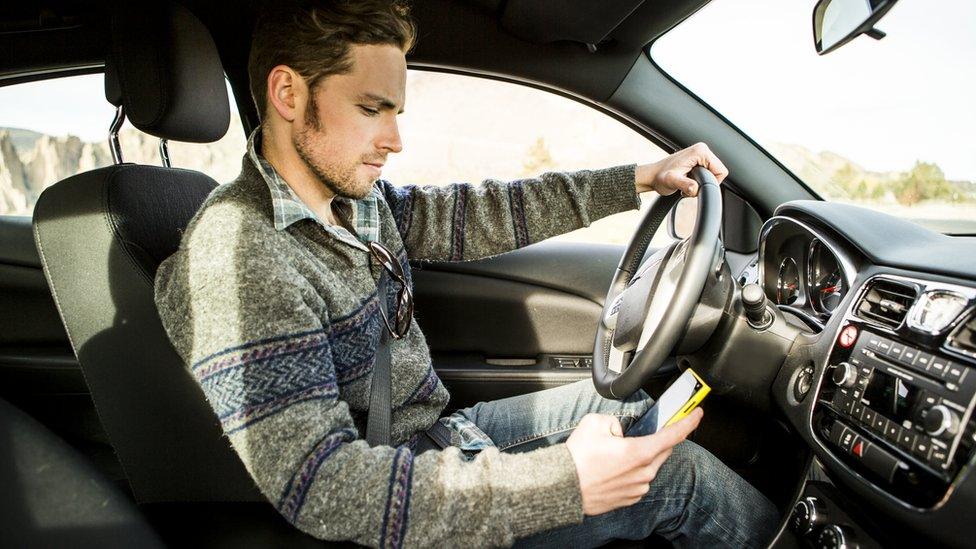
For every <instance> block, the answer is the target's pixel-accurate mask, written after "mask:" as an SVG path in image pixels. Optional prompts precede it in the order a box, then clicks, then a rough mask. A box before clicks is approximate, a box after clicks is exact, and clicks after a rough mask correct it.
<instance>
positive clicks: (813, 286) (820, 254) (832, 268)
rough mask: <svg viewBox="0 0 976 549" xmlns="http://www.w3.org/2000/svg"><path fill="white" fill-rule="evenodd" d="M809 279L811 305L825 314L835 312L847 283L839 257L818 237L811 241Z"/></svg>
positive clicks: (808, 267)
mask: <svg viewBox="0 0 976 549" xmlns="http://www.w3.org/2000/svg"><path fill="white" fill-rule="evenodd" d="M807 280H809V281H810V305H811V306H812V307H813V309H814V310H815V311H817V312H818V313H821V314H825V315H829V314H831V313H833V312H834V310H835V309H836V308H837V306H838V305H840V302H841V301H842V300H843V299H844V294H845V293H846V292H847V284H846V283H845V282H844V277H843V276H842V275H841V270H840V264H839V263H837V257H836V256H834V254H833V252H831V251H830V250H829V249H827V246H826V245H824V243H823V242H821V241H820V240H818V239H814V240H813V242H811V243H810V253H809V255H808V257H807Z"/></svg>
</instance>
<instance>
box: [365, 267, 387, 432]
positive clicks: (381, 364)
mask: <svg viewBox="0 0 976 549" xmlns="http://www.w3.org/2000/svg"><path fill="white" fill-rule="evenodd" d="M388 278H389V276H388V275H387V273H386V272H381V273H380V279H379V282H377V283H376V297H377V299H378V300H379V302H380V314H382V315H384V316H386V286H387V280H388ZM391 343H392V341H391V339H390V331H389V330H387V329H386V325H385V324H384V323H383V319H380V344H379V347H377V348H376V362H375V363H374V365H373V380H372V382H371V383H370V386H369V415H368V416H367V419H366V442H368V443H369V445H370V446H389V445H390V422H391V420H390V416H391V414H392V412H391V408H392V405H393V403H392V402H391V396H390V383H391V381H390V377H391V374H390V368H391V366H390V362H391V361H392V354H391V352H390V344H391Z"/></svg>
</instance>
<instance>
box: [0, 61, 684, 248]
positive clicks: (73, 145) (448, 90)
mask: <svg viewBox="0 0 976 549" xmlns="http://www.w3.org/2000/svg"><path fill="white" fill-rule="evenodd" d="M113 115H114V108H113V107H112V106H111V105H109V104H108V103H107V102H106V101H105V100H104V95H103V91H102V76H101V75H89V76H79V77H70V78H62V79H56V80H47V81H40V82H34V83H30V84H20V85H15V86H9V87H6V88H0V215H3V214H6V215H30V213H31V211H32V210H33V204H34V202H35V201H36V200H37V197H38V196H39V195H40V192H41V191H42V190H43V189H44V188H46V187H47V186H49V185H51V184H53V183H56V182H57V181H59V180H61V179H64V178H65V177H68V176H70V175H73V174H75V173H78V172H81V171H85V170H90V169H93V168H96V167H100V166H106V165H108V164H110V163H111V161H112V159H111V155H110V153H109V149H108V140H107V136H108V127H109V124H110V122H111V120H112V117H113ZM232 118H233V119H232V120H231V129H230V131H229V132H228V135H227V136H225V137H224V138H223V139H222V140H220V141H219V142H217V143H213V144H189V143H170V156H171V159H172V163H173V165H174V166H178V167H183V168H190V169H194V170H199V171H202V172H204V173H206V174H208V175H210V176H211V177H213V178H214V179H215V180H217V181H218V182H220V183H226V182H228V181H230V180H232V179H233V178H234V177H235V176H236V175H237V174H238V172H239V171H240V165H241V155H242V153H243V151H244V146H245V136H244V134H243V130H242V129H241V122H240V119H239V118H238V117H237V114H236V110H234V113H233V117H232ZM398 120H399V126H400V132H401V135H402V138H403V142H404V151H403V152H402V153H400V154H396V155H391V156H390V160H389V163H388V164H387V166H386V167H385V168H384V173H383V177H384V178H385V179H388V180H390V181H391V182H393V183H394V184H398V185H406V184H421V185H447V184H450V183H453V182H459V181H467V182H475V183H477V182H480V181H481V180H483V179H485V178H488V177H491V178H496V179H502V180H512V179H519V178H523V177H530V176H536V175H539V174H541V173H543V172H546V171H570V170H580V169H592V168H603V167H609V166H614V165H619V164H628V163H636V162H651V161H654V160H657V159H659V158H662V157H663V156H665V153H664V151H662V150H661V149H659V148H658V147H656V146H654V145H653V144H652V143H650V142H649V141H647V140H646V139H644V138H643V137H641V136H640V135H639V134H637V133H636V132H634V131H633V130H631V129H630V128H628V127H627V126H625V125H624V124H622V123H620V122H618V121H616V120H613V119H612V118H610V117H608V116H606V115H605V114H603V113H600V112H598V111H596V110H594V109H592V108H590V107H587V106H585V105H582V104H580V103H578V102H576V101H573V100H571V99H567V98H565V97H561V96H558V95H555V94H552V93H548V92H544V91H541V90H536V89H533V88H528V87H525V86H520V85H516V84H510V83H506V82H499V81H494V80H489V79H483V78H475V77H468V76H460V75H455V74H444V73H435V72H423V71H415V70H411V71H410V72H409V74H408V80H407V104H406V109H405V112H404V113H403V114H402V115H401V116H400V117H399V119H398ZM121 142H122V152H123V156H124V159H125V160H126V161H127V162H137V163H144V164H154V165H159V155H158V152H157V149H158V144H159V141H158V139H156V138H154V137H151V136H148V135H145V134H143V133H141V132H139V131H138V130H135V129H134V128H132V127H131V126H129V125H126V126H125V127H124V128H123V130H122V132H121ZM639 216H640V213H639V212H637V211H631V212H624V213H621V214H617V215H614V216H610V217H608V218H605V219H602V220H599V221H596V222H595V223H593V225H591V227H589V228H586V229H581V230H579V231H574V232H572V233H569V234H567V235H562V236H559V237H556V238H557V239H560V240H563V241H575V242H592V243H607V244H622V243H626V242H627V241H628V240H629V238H630V237H631V235H632V234H633V231H634V229H635V227H636V224H637V222H638V221H639ZM659 238H664V237H663V236H662V237H659Z"/></svg>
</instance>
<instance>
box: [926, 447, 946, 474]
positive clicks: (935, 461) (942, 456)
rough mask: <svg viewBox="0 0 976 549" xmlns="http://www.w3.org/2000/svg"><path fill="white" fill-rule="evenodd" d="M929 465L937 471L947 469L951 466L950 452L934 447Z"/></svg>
mask: <svg viewBox="0 0 976 549" xmlns="http://www.w3.org/2000/svg"><path fill="white" fill-rule="evenodd" d="M929 464H930V465H932V466H933V467H935V468H936V469H945V468H946V467H947V466H948V465H949V450H948V449H946V448H939V447H938V446H932V453H930V454H929Z"/></svg>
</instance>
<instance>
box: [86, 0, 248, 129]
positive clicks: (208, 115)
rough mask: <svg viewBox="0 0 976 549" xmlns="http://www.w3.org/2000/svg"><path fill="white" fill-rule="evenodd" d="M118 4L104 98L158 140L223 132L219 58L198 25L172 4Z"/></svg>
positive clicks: (226, 114) (225, 117)
mask: <svg viewBox="0 0 976 549" xmlns="http://www.w3.org/2000/svg"><path fill="white" fill-rule="evenodd" d="M135 4H141V3H135ZM117 6H118V7H117V11H115V12H114V13H113V14H112V47H111V51H110V52H109V55H108V56H106V63H105V65H106V66H105V76H106V78H105V96H106V99H108V101H109V102H110V103H112V104H115V105H118V104H119V103H120V102H121V104H122V105H123V106H124V107H125V114H126V118H128V119H129V121H130V122H132V125H133V126H135V127H136V128H138V129H139V130H141V131H143V132H145V133H148V134H150V135H154V136H156V137H159V138H163V139H172V140H174V141H189V142H194V143H208V142H211V141H216V140H218V139H220V138H221V137H223V135H224V134H225V133H227V128H228V126H229V125H230V105H229V103H228V101H227V88H226V87H225V84H224V71H223V67H222V66H221V64H220V56H219V55H217V47H216V45H214V41H213V38H211V37H210V32H209V31H207V28H206V27H205V26H204V25H203V23H202V22H200V20H199V19H197V18H196V17H195V16H194V15H193V14H192V13H190V12H189V10H187V9H186V8H184V7H183V6H180V5H177V4H169V3H166V2H160V3H159V4H155V3H154V5H151V6H140V7H139V8H134V7H131V5H128V6H127V5H125V4H123V3H119V4H117Z"/></svg>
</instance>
